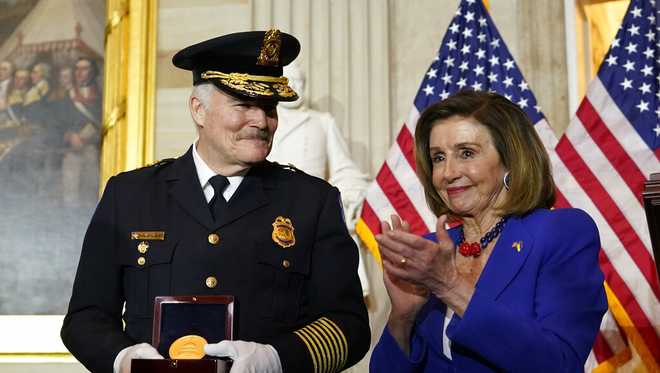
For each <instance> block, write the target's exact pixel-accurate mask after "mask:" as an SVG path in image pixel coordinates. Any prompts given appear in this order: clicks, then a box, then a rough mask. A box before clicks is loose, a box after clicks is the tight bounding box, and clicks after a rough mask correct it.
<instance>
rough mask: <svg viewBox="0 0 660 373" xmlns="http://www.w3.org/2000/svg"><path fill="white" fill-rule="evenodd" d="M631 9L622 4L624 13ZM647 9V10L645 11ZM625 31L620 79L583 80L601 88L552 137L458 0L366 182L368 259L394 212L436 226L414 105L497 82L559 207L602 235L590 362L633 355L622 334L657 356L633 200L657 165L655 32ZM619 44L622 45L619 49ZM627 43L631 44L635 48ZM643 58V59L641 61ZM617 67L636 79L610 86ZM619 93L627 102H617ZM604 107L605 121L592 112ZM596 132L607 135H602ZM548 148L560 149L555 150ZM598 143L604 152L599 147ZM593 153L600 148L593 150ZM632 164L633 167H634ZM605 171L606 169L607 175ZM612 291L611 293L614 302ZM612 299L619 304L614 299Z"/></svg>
mask: <svg viewBox="0 0 660 373" xmlns="http://www.w3.org/2000/svg"><path fill="white" fill-rule="evenodd" d="M645 1H646V4H645V5H644V7H643V8H645V9H646V10H645V12H646V13H649V12H650V7H651V4H650V3H648V0H645ZM641 2H642V1H633V3H637V4H638V7H639V8H642V7H641V6H640V5H639V4H641ZM631 9H633V5H631ZM640 14H641V13H640ZM630 17H631V16H630V14H629V15H628V16H627V17H626V19H628V18H630ZM633 17H634V16H633ZM640 17H641V16H640ZM645 17H652V14H651V13H649V14H648V15H646V16H645ZM645 19H646V21H647V24H646V29H647V30H652V28H651V27H649V25H653V26H654V27H655V25H656V23H655V19H652V18H645ZM638 23H640V22H638ZM624 27H626V26H624ZM636 27H637V29H636V32H637V33H640V31H641V29H642V28H643V26H642V25H641V23H640V24H639V25H637V26H636ZM634 30H635V29H634ZM633 32H635V31H633ZM628 34H629V35H628V36H635V37H636V39H635V41H634V43H637V45H636V46H635V47H627V44H626V43H627V41H626V42H624V41H623V39H624V38H625V37H623V36H622V37H620V44H621V47H620V48H621V49H620V50H623V51H622V52H623V53H625V56H624V55H622V56H621V57H618V60H619V61H618V62H619V65H617V66H619V67H620V69H621V71H625V73H619V74H621V79H619V80H616V82H613V81H612V78H611V77H608V78H607V80H605V79H604V78H602V75H601V73H599V77H600V80H599V79H596V80H595V81H594V83H592V84H591V86H590V87H591V88H590V92H594V88H593V87H594V86H595V85H596V83H597V82H599V81H600V82H601V83H600V91H599V92H601V93H600V95H599V96H598V97H594V94H593V93H591V95H590V94H588V95H587V98H586V99H585V102H588V101H589V100H590V97H593V99H592V101H591V102H592V104H588V103H587V104H584V103H583V104H582V106H581V109H580V111H578V115H577V117H576V120H575V121H573V122H572V124H571V125H570V128H569V129H568V131H567V133H566V135H564V136H563V137H562V138H561V141H559V142H558V141H557V138H556V137H555V135H554V132H553V131H552V130H551V128H550V126H549V125H548V122H547V121H546V119H545V117H544V116H543V113H542V112H541V108H540V107H539V105H538V104H537V101H536V98H535V97H534V95H533V93H532V92H531V90H530V89H529V86H528V84H527V82H526V81H525V79H524V78H523V76H522V73H521V72H520V70H519V69H518V66H517V65H516V63H515V61H514V59H513V57H512V56H511V53H509V51H508V49H507V47H506V45H505V44H504V41H503V40H502V38H501V36H500V34H499V32H498V31H497V29H496V28H495V25H494V23H493V21H492V19H491V18H490V16H489V15H488V12H487V10H486V8H485V7H484V5H483V3H482V2H481V1H477V0H462V1H461V2H460V5H459V8H458V10H457V11H456V14H455V16H454V18H453V19H452V22H451V23H450V25H449V28H448V30H447V32H446V33H445V36H444V38H443V41H442V44H441V46H440V49H439V51H438V54H437V55H436V57H435V58H434V60H433V61H432V63H431V66H430V67H429V69H428V70H427V72H426V74H425V76H424V79H423V80H422V83H421V85H420V89H419V91H418V93H417V96H416V97H415V101H414V105H413V107H412V110H411V112H410V114H409V116H408V119H407V121H406V122H405V123H404V125H403V126H402V129H401V131H400V132H399V134H398V136H397V138H396V142H395V144H394V145H393V146H392V148H391V149H390V152H389V154H388V156H387V159H386V161H385V163H384V164H383V166H382V167H381V169H380V171H379V172H378V175H377V176H376V180H375V181H374V183H373V184H372V185H371V186H370V188H369V190H368V191H367V195H366V199H365V202H364V205H363V209H362V213H361V217H360V219H359V220H358V223H357V225H356V231H357V232H358V234H359V235H360V237H361V239H362V240H363V241H364V243H365V244H366V245H367V247H368V248H369V249H370V251H371V252H372V254H373V255H374V257H375V258H376V260H378V261H380V255H379V253H378V247H377V244H376V241H375V239H374V235H376V234H378V233H380V225H379V222H380V221H381V220H387V219H388V218H389V216H390V215H392V214H397V215H399V216H401V217H402V218H404V219H405V220H407V221H408V222H410V224H411V229H412V231H413V232H415V233H418V234H425V233H428V232H429V231H431V230H432V229H434V227H435V221H436V217H435V216H434V215H433V214H432V213H431V211H430V210H429V208H428V206H427V205H426V202H425V199H424V194H423V190H422V187H421V184H420V183H419V182H418V180H417V178H416V176H415V162H414V155H413V147H414V146H413V142H414V140H413V138H414V132H415V124H416V122H417V119H418V117H419V113H420V112H421V111H423V110H424V109H425V108H426V107H427V106H428V105H430V104H432V103H433V102H436V101H438V100H441V99H444V98H446V97H448V96H449V95H451V94H453V93H455V92H457V91H459V90H461V89H473V90H488V91H493V92H497V93H499V94H501V95H503V96H505V97H507V98H508V99H509V100H511V101H512V102H514V103H516V104H518V106H519V107H520V108H521V109H522V110H524V111H525V112H526V113H527V115H528V116H529V117H530V119H531V120H532V122H533V123H534V124H535V128H536V130H537V132H538V133H539V135H540V137H541V139H542V141H543V143H544V144H545V146H546V149H547V151H548V153H549V154H550V158H551V160H552V162H553V171H554V173H555V179H556V182H557V185H558V189H559V190H558V191H557V192H558V193H557V194H558V196H559V199H558V207H569V206H574V207H579V208H582V209H584V210H586V211H588V212H589V213H590V215H591V216H592V217H593V218H594V220H596V222H597V224H598V226H599V230H600V232H601V239H602V243H603V250H602V255H601V263H602V265H601V267H602V269H603V271H604V272H605V274H606V278H607V280H608V282H609V286H608V287H607V290H608V299H609V300H610V306H611V309H610V312H608V313H607V314H606V316H605V318H604V320H603V324H602V326H601V333H599V335H598V338H597V343H596V345H595V347H594V350H593V351H592V354H591V355H590V359H591V365H590V366H591V367H595V366H597V365H599V364H602V365H601V367H605V366H608V367H616V366H618V365H621V364H622V363H624V362H625V361H626V360H627V359H629V358H630V356H631V354H630V350H629V349H628V342H629V341H630V342H632V343H633V345H635V347H636V349H637V351H640V350H642V353H643V350H644V348H645V347H647V348H646V351H648V352H649V353H648V354H646V356H647V357H648V356H651V360H652V358H653V356H655V357H656V358H657V356H660V353H658V350H657V346H658V333H657V329H656V328H657V324H658V318H659V317H660V316H658V315H660V310H659V309H658V291H657V290H658V286H657V280H656V279H655V277H654V272H652V271H653V270H654V268H655V267H654V264H653V263H654V262H653V258H652V256H651V254H650V250H651V246H650V240H649V234H648V228H645V227H646V225H645V224H646V219H645V218H644V216H643V214H644V211H643V208H642V206H641V188H642V186H643V182H644V175H646V176H648V175H649V173H650V172H653V171H655V172H658V171H660V167H659V166H658V150H657V142H658V140H657V139H658V135H657V134H660V128H658V127H659V125H658V120H657V118H658V117H657V115H658V111H657V107H658V106H657V105H658V104H657V103H658V94H657V92H658V78H657V76H658V68H657V63H658V61H657V59H658V53H657V45H655V47H654V43H657V40H655V39H654V40H651V36H645V35H644V34H641V35H640V34H636V35H630V32H628ZM649 35H650V34H649ZM642 38H644V39H645V40H646V42H643V41H642V40H641V39H642ZM638 39H640V40H638ZM656 39H657V38H656ZM642 44H645V45H648V46H649V48H651V52H647V50H648V48H646V49H644V48H641V45H642ZM626 47H627V48H628V49H624V48H626ZM634 48H638V49H637V51H635V50H634ZM628 50H630V52H628ZM647 55H648V56H650V57H646V56H647ZM643 60H646V64H644V61H643ZM631 63H632V65H631ZM626 64H627V65H626ZM626 66H628V67H627V68H626ZM648 66H651V67H650V68H649V67H648ZM603 69H605V68H603ZM626 69H628V70H626ZM601 71H602V70H601ZM634 71H637V72H636V73H634ZM649 73H650V75H649ZM645 74H646V75H645ZM623 75H626V76H627V79H629V80H630V79H632V80H633V82H634V83H632V82H631V83H626V84H633V86H634V87H631V88H630V89H625V90H624V88H623V87H622V86H621V85H618V86H617V84H619V83H621V81H622V80H623ZM642 78H643V79H642ZM603 84H606V85H615V90H616V89H618V91H619V93H620V94H621V95H624V94H634V95H635V96H637V98H636V100H637V101H635V99H633V98H630V99H626V100H625V101H624V100H623V98H622V97H621V98H618V97H619V96H616V98H615V96H610V94H609V93H608V92H607V91H606V90H605V88H604V87H603ZM616 87H618V88H616ZM633 88H634V89H633ZM625 91H628V92H625ZM633 91H634V92H633ZM646 91H650V93H651V94H649V93H647V92H646ZM653 95H655V96H653ZM651 96H653V97H651ZM615 99H616V103H615ZM619 100H621V101H622V102H626V103H627V104H624V106H621V105H620V104H618V101H619ZM633 101H634V102H633ZM642 101H643V102H644V103H642ZM636 106H639V107H636ZM589 108H591V109H590V110H587V109H589ZM634 109H637V112H638V113H639V114H636V115H635V120H636V122H635V123H639V125H634V124H632V121H633V120H632V119H630V121H628V119H625V118H624V115H623V114H621V112H622V111H623V112H625V113H628V112H631V113H633V114H634V111H633V110H634ZM642 110H643V112H642ZM653 110H656V111H655V112H654V111H653ZM615 112H617V113H618V114H616V113H615ZM599 113H600V114H599ZM642 114H643V115H642ZM599 115H600V116H599ZM612 116H613V118H612V119H609V117H612ZM606 117H607V118H608V119H607V123H604V121H594V120H593V118H599V120H600V119H602V118H606ZM621 118H624V119H625V120H626V122H625V123H627V124H626V126H627V127H624V126H623V125H622V124H621V123H620V122H621V121H620V120H619V119H621ZM589 119H592V120H591V121H589ZM637 121H639V122H637ZM580 127H581V128H580ZM587 127H588V128H587ZM633 127H634V130H633ZM638 128H639V129H638ZM642 128H644V129H643V130H642ZM654 128H658V129H655V130H654ZM640 131H646V132H643V133H644V134H645V137H644V136H642V138H643V139H645V140H648V141H643V140H640V139H639V138H640V136H641V135H639V133H642V132H640ZM593 139H596V140H593ZM594 141H598V143H595V142H594ZM602 141H605V143H602V144H601V142H602ZM555 149H556V150H557V151H558V152H560V153H557V152H555ZM601 149H603V150H601ZM651 149H652V150H651ZM615 151H616V153H615ZM639 152H645V153H644V154H645V155H639V156H637V155H634V156H633V155H632V154H638V153H639ZM603 153H605V154H606V155H605V156H603ZM619 153H620V154H619ZM596 154H600V155H601V158H598V157H597V156H596ZM625 154H630V155H628V156H627V157H628V158H625V157H624V158H625V159H630V158H632V157H635V158H634V160H631V161H621V160H620V159H622V158H621V156H622V155H625ZM610 162H612V163H610ZM632 166H635V167H632ZM633 169H635V170H637V171H636V173H634V176H633V172H632V171H633ZM609 174H612V175H613V176H606V175H609ZM595 185H598V186H599V189H598V188H596V187H595ZM613 211H614V212H613ZM617 300H618V301H619V303H616V301H617ZM617 304H618V305H619V307H618V308H617V307H612V305H614V306H616V305H617ZM625 316H628V319H626V318H625ZM654 317H655V320H654V319H653V318H654ZM626 320H628V321H629V323H628V324H626V323H625V321H626ZM617 322H618V325H617ZM620 327H621V328H622V329H623V331H624V332H625V336H624V335H623V334H622V333H621V331H620V330H621V329H620ZM635 331H636V332H637V334H635V333H634V332H635ZM637 342H640V343H637ZM638 345H639V346H638ZM640 356H642V355H641V354H640ZM642 358H644V356H642ZM647 360H648V359H647ZM645 363H646V362H645ZM648 363H649V364H656V365H655V366H656V367H657V362H653V361H648ZM648 366H651V367H652V366H654V365H648Z"/></svg>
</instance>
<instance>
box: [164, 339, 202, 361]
mask: <svg viewBox="0 0 660 373" xmlns="http://www.w3.org/2000/svg"><path fill="white" fill-rule="evenodd" d="M206 344H207V342H206V339H204V338H202V337H200V336H198V335H186V336H183V337H181V338H179V339H177V340H176V341H174V343H172V345H171V346H170V359H201V358H203V357H204V355H205V353H204V346H206Z"/></svg>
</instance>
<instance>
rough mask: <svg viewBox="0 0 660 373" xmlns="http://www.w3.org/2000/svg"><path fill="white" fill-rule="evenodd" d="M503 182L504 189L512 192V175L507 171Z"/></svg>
mask: <svg viewBox="0 0 660 373" xmlns="http://www.w3.org/2000/svg"><path fill="white" fill-rule="evenodd" d="M503 182H504V188H506V190H510V189H511V173H510V172H509V171H507V172H506V173H505V174H504V180H503Z"/></svg>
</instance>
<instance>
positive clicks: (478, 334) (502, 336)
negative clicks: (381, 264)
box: [370, 209, 607, 373]
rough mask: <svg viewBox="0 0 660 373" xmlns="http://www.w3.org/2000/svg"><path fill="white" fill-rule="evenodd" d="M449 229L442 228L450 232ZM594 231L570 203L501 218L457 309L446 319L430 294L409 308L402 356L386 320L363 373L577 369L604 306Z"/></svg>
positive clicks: (581, 365)
mask: <svg viewBox="0 0 660 373" xmlns="http://www.w3.org/2000/svg"><path fill="white" fill-rule="evenodd" d="M457 233H458V232H457V229H452V230H450V231H449V234H450V236H451V237H452V239H454V241H455V242H456V240H457ZM599 250H600V239H599V237H598V230H597V228H596V225H595V223H594V222H593V220H592V219H591V218H590V217H589V216H588V215H587V214H586V213H585V212H584V211H582V210H578V209H556V210H552V211H550V210H545V209H538V210H534V211H532V212H531V213H529V214H527V215H525V216H522V217H512V218H510V219H509V220H508V222H507V223H506V225H505V227H504V230H503V231H502V234H501V236H500V238H499V240H498V241H497V243H496V245H495V248H494V250H493V252H492V254H491V256H490V258H489V259H488V262H487V263H486V266H485V267H484V270H483V272H482V273H481V276H480V277H479V280H478V282H477V285H476V289H475V292H474V294H473V295H472V299H471V300H470V303H469V304H468V307H467V309H466V311H465V313H464V315H463V317H462V318H461V317H459V316H458V315H454V316H453V317H452V319H451V321H450V323H449V325H448V326H447V336H448V337H449V339H450V340H451V357H452V358H451V359H449V358H448V357H446V356H445V355H444V354H443V350H442V331H443V327H444V315H445V310H446V308H447V307H446V306H445V305H444V304H443V303H442V302H441V301H440V300H439V299H437V298H436V297H433V296H431V297H430V298H429V301H428V302H427V304H426V305H425V306H424V307H423V308H422V309H421V310H420V312H419V314H418V315H417V319H416V322H415V326H414V329H413V331H412V335H411V353H410V356H406V354H405V353H404V352H403V351H402V350H401V349H400V348H399V346H398V344H397V343H396V341H395V340H394V338H393V337H392V336H391V335H390V333H389V331H388V329H387V327H385V330H384V331H383V335H382V336H381V339H380V341H379V342H378V344H377V345H376V347H375V348H374V351H373V354H372V356H371V362H370V371H371V372H429V373H430V372H504V371H506V372H582V371H584V362H585V361H586V359H587V356H588V355H589V351H590V349H591V346H592V345H593V342H594V340H595V337H596V333H597V332H598V328H599V326H600V322H601V318H602V317H603V314H604V313H605V311H606V310H607V299H606V297H605V290H604V287H603V274H602V272H601V270H600V267H599V266H598V251H599Z"/></svg>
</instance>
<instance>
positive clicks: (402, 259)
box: [399, 257, 408, 265]
mask: <svg viewBox="0 0 660 373" xmlns="http://www.w3.org/2000/svg"><path fill="white" fill-rule="evenodd" d="M407 262H408V259H407V258H406V257H403V258H401V260H400V261H399V263H401V265H406V263H407Z"/></svg>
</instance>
